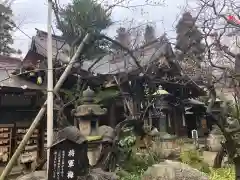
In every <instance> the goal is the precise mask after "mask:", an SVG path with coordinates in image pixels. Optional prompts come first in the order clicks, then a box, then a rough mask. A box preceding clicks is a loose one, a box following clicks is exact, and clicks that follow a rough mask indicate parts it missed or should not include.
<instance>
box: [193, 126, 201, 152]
mask: <svg viewBox="0 0 240 180" xmlns="http://www.w3.org/2000/svg"><path fill="white" fill-rule="evenodd" d="M192 139H193V144H194V146H195V147H196V149H198V148H199V144H198V132H197V130H195V129H194V130H192Z"/></svg>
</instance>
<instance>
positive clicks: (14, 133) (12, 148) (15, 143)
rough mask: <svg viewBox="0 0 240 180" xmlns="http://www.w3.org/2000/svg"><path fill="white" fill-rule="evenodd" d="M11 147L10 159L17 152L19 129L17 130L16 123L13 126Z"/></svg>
mask: <svg viewBox="0 0 240 180" xmlns="http://www.w3.org/2000/svg"><path fill="white" fill-rule="evenodd" d="M10 141H11V147H10V152H9V157H10V158H11V157H12V155H13V153H14V152H15V150H16V148H17V147H16V145H17V128H16V123H14V124H13V126H12V132H11V140H10Z"/></svg>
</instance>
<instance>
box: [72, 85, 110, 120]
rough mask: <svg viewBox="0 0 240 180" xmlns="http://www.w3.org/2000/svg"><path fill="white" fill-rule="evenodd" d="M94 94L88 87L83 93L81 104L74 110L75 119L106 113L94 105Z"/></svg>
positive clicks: (103, 109)
mask: <svg viewBox="0 0 240 180" xmlns="http://www.w3.org/2000/svg"><path fill="white" fill-rule="evenodd" d="M94 97H95V93H94V91H93V90H91V89H90V87H88V88H87V89H86V90H85V91H83V104H82V105H80V106H78V107H77V108H76V109H75V110H74V116H75V117H83V116H89V115H95V116H101V115H104V114H105V113H106V112H107V109H105V108H101V106H100V105H99V104H96V103H94Z"/></svg>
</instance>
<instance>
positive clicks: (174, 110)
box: [173, 108, 180, 136]
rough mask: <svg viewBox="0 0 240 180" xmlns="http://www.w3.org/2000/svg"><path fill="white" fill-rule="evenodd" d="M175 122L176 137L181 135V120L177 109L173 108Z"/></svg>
mask: <svg viewBox="0 0 240 180" xmlns="http://www.w3.org/2000/svg"><path fill="white" fill-rule="evenodd" d="M173 121H174V129H175V135H177V136H178V135H179V128H180V127H179V118H178V114H177V109H176V108H173Z"/></svg>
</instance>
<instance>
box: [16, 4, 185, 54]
mask: <svg viewBox="0 0 240 180" xmlns="http://www.w3.org/2000/svg"><path fill="white" fill-rule="evenodd" d="M69 1H70V0H60V3H62V4H66V3H68V2H69ZM136 2H137V4H143V3H144V2H145V0H137V1H136V0H135V1H133V2H132V3H134V4H136ZM185 4H186V2H185V0H177V1H176V0H175V1H174V0H166V1H165V6H163V7H160V6H157V7H156V6H155V7H154V6H148V7H144V12H145V13H144V14H142V11H141V9H140V8H138V9H135V10H133V9H131V10H129V9H124V8H120V7H119V8H116V9H114V10H113V12H112V20H113V21H114V22H116V24H115V26H113V27H111V28H110V29H109V30H108V34H109V35H111V36H113V35H115V29H116V27H117V26H120V25H121V26H124V27H127V26H129V24H126V23H125V24H124V23H119V22H122V21H123V20H125V19H128V20H132V19H134V21H133V22H134V25H133V24H132V23H131V26H137V25H139V24H145V23H147V22H153V23H155V25H156V27H157V31H156V32H157V35H161V34H163V33H164V32H167V33H168V35H169V36H170V37H173V36H174V26H173V24H174V22H175V21H176V19H177V17H179V14H180V13H181V12H182V10H183V8H184V7H185ZM12 9H13V12H14V15H15V21H16V24H17V25H18V27H19V29H20V30H17V31H16V32H15V33H14V40H15V41H14V47H15V48H16V49H20V50H22V52H23V54H25V53H26V52H27V50H28V47H29V45H30V42H31V39H30V37H32V36H33V35H35V32H36V31H35V28H38V29H41V30H46V29H47V1H46V0H16V1H15V2H14V4H13V5H12ZM125 22H126V21H125ZM53 24H54V23H53ZM21 31H22V32H21ZM23 32H24V33H23Z"/></svg>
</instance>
